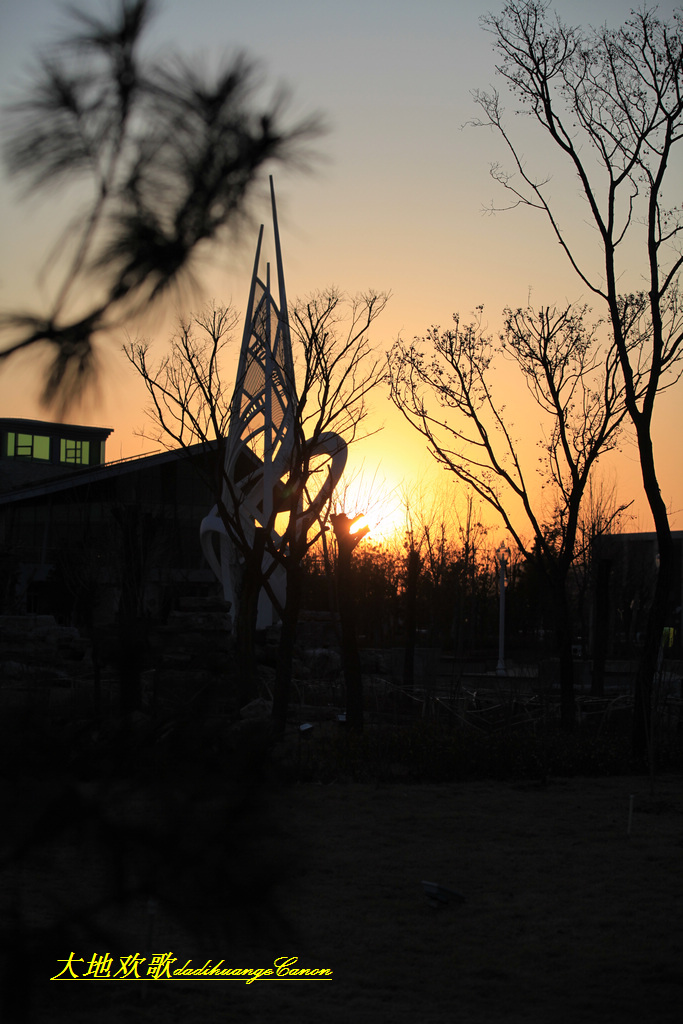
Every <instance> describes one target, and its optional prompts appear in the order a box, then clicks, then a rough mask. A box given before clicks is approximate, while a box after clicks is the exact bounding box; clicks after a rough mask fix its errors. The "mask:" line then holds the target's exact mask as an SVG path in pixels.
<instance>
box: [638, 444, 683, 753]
mask: <svg viewBox="0 0 683 1024" xmlns="http://www.w3.org/2000/svg"><path fill="white" fill-rule="evenodd" d="M636 426H637V427H640V429H638V450H639V453H640V465H641V469H642V474H643V487H644V488H645V494H646V496H647V500H648V503H649V505H650V509H651V511H652V518H653V519H654V524H655V530H656V531H657V544H658V547H659V570H658V572H657V583H656V586H655V593H654V597H653V600H652V605H651V606H650V612H649V614H648V619H647V627H646V630H645V643H644V645H643V652H642V654H641V657H640V662H639V664H638V671H637V673H636V683H635V696H634V703H633V733H632V743H633V753H634V754H635V756H636V757H637V758H639V759H641V760H646V759H647V757H648V752H649V748H650V739H651V737H650V726H651V717H652V688H653V682H654V678H655V673H656V672H657V665H658V660H659V651H660V647H661V643H662V633H663V632H664V627H665V625H666V613H667V607H668V601H669V595H670V593H671V588H672V586H673V579H674V557H675V552H674V543H673V537H672V536H671V527H670V525H669V517H668V515H667V511H666V505H665V504H664V501H663V499H662V495H661V492H660V490H659V483H658V481H657V473H656V469H655V464H654V455H653V451H652V439H651V437H650V432H649V424H648V425H647V427H646V426H641V425H640V424H636Z"/></svg>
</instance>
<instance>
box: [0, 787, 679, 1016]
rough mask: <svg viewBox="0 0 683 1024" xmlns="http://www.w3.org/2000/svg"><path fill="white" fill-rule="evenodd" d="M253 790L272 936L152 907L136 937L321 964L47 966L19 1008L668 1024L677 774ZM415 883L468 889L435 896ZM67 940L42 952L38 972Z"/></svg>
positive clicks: (673, 1007) (169, 945)
mask: <svg viewBox="0 0 683 1024" xmlns="http://www.w3.org/2000/svg"><path fill="white" fill-rule="evenodd" d="M631 796H633V798H634V799H633V814H632V818H631V828H630V835H629V834H627V833H628V826H629V806H630V797H631ZM269 798H270V801H271V803H272V804H273V805H274V807H273V809H272V823H273V830H272V833H270V834H267V835H265V836H264V837H263V839H262V841H263V842H264V843H265V844H266V845H268V844H269V843H270V844H271V847H272V848H271V849H270V853H272V854H273V856H274V858H275V859H278V858H282V859H283V860H284V861H285V862H286V863H288V864H289V866H290V870H289V875H288V880H287V882H286V884H282V885H281V886H280V887H279V888H278V890H277V899H278V905H279V907H280V909H281V911H282V915H283V919H284V922H285V923H284V924H283V925H282V926H281V927H278V928H274V929H273V930H272V932H271V933H270V935H269V936H266V935H265V933H264V934H263V935H262V936H261V937H259V936H256V937H255V936H253V935H251V936H249V937H248V936H247V934H246V932H245V934H244V941H242V940H241V938H240V934H239V930H238V934H236V935H235V934H233V936H232V938H231V939H230V940H229V941H228V942H225V943H221V941H218V940H217V941H216V943H215V945H213V946H207V945H206V944H204V946H203V947H201V948H200V947H199V946H197V944H196V942H195V941H194V940H193V939H192V938H190V937H189V934H188V933H184V932H182V931H181V930H179V928H178V926H177V925H176V924H174V923H173V922H171V921H170V920H167V919H166V918H165V917H164V916H163V915H161V916H160V917H159V920H158V922H157V924H156V932H155V937H154V939H153V947H154V948H153V950H151V951H153V952H155V953H161V952H168V951H172V952H173V955H174V956H176V957H178V958H179V963H180V964H183V963H184V962H185V961H186V960H187V959H190V958H192V959H193V960H194V962H195V965H197V966H201V965H203V964H204V963H205V961H206V960H207V959H212V960H213V961H214V963H215V962H217V961H218V960H221V959H224V960H225V961H226V963H225V964H224V966H228V965H229V966H234V967H264V968H265V967H269V966H272V962H273V960H274V959H275V958H278V957H283V956H288V957H295V956H297V957H299V964H300V965H301V966H304V967H322V968H329V969H331V970H332V971H333V975H332V979H331V980H329V981H310V980H309V981H293V980H288V981H283V980H280V981H265V980H261V981H257V982H255V983H253V984H250V985H245V984H244V983H242V982H239V981H216V980H210V981H209V980H205V981H200V980H193V981H178V980H174V981H170V980H163V981H157V982H139V983H134V982H126V983H125V984H124V983H120V984H116V983H114V982H110V981H90V982H88V983H86V984H79V985H73V984H71V983H62V984H59V983H57V982H53V983H50V984H42V985H40V986H39V987H38V988H37V989H36V992H35V1000H34V1010H35V1012H36V1017H35V1019H36V1020H40V1021H41V1022H45V1024H50V1022H53V1021H54V1022H56V1021H66V1020H67V1019H68V1020H69V1022H70V1024H86V1022H87V1024H91V1022H93V1021H97V1022H98V1024H100V1022H102V1024H110V1022H114V1021H116V1022H119V1021H124V1020H127V1021H131V1022H138V1021H139V1022H142V1024H147V1022H148V1024H157V1022H162V1021H163V1022H174V1021H183V1022H185V1021H193V1022H194V1021H197V1022H207V1024H214V1022H216V1024H219V1022H220V1024H224V1022H225V1024H227V1022H232V1021H240V1022H241V1021H245V1022H252V1021H253V1022H257V1021H258V1022H263V1021H269V1022H270V1021H272V1022H278V1024H279V1022H283V1024H289V1022H291V1024H295V1022H297V1024H300V1022H307V1021H316V1022H323V1021H324V1022H326V1024H337V1022H338V1024H342V1022H344V1024H346V1022H347V1021H349V1020H352V1021H354V1022H359V1024H371V1022H372V1024H384V1022H387V1024H408V1022H411V1024H412V1022H415V1021H419V1022H420V1024H437V1022H441V1021H451V1020H454V1021H458V1022H463V1024H499V1022H505V1024H546V1022H550V1021H553V1022H559V1024H563V1022H566V1024H578V1022H581V1024H593V1022H595V1024H598V1022H600V1024H603V1022H604V1021H607V1020H613V1021H618V1022H620V1024H630V1022H633V1024H636V1022H637V1024H641V1022H642V1021H645V1020H648V1021H653V1022H656V1024H667V1022H672V1024H673V1022H674V1021H675V1022H676V1024H678V1022H679V1021H680V1019H681V1007H682V1006H683V870H682V866H683V779H681V778H680V777H678V776H674V775H668V776H665V777H662V778H660V779H658V780H657V784H656V789H655V792H654V795H651V794H650V788H649V783H648V781H647V780H646V779H644V778H642V777H614V778H595V779H586V778H571V779H562V778H554V779H551V780H550V781H549V782H548V784H547V785H546V786H545V787H540V786H538V785H535V784H534V783H532V782H527V783H521V782H520V783H511V782H510V783H506V782H498V781H496V782H490V781H468V782H461V783H447V784H441V785H437V784H421V785H417V784H404V783H394V784H377V783H367V784H353V783H346V784H341V783H333V784H330V785H321V784H314V783H304V784H301V783H299V784H287V785H282V786H280V785H277V784H276V783H274V782H273V783H271V786H270V790H269ZM74 855H76V853H74ZM36 870H38V869H36ZM42 870H47V867H45V866H44V867H43V869H42ZM264 870H267V869H264ZM262 880H263V883H264V884H265V883H266V882H267V881H268V879H267V878H265V877H264V878H263V879H262ZM422 880H430V881H434V882H437V883H440V884H442V885H444V886H448V887H452V888H453V889H456V890H458V891H459V892H460V893H461V894H462V895H464V897H465V901H464V902H462V903H460V902H452V903H450V904H448V905H446V906H443V907H442V908H440V909H435V908H434V907H433V906H432V905H430V903H429V902H428V901H427V899H426V898H425V896H424V894H423V890H422V886H421V882H422ZM200 882H203V884H204V885H205V886H211V884H212V879H211V878H210V877H208V876H207V877H204V878H203V879H202V880H200ZM84 884H87V883H84ZM255 884H258V880H257V881H256V883H255V882H254V879H253V877H252V879H251V880H250V881H249V882H248V885H250V886H254V885H255ZM130 929H131V930H130V933H129V934H130V936H131V939H130V942H131V945H130V949H129V950H127V952H129V953H134V952H137V951H139V950H140V949H144V946H145V941H146V940H145V938H144V936H145V923H144V918H140V917H139V918H138V919H137V923H135V922H133V923H132V924H131V925H130ZM134 947H135V948H134ZM104 951H105V950H104V949H97V950H96V949H90V948H89V947H88V948H83V949H81V950H79V951H77V956H83V957H84V958H85V959H86V961H87V960H88V959H89V958H90V956H91V955H92V954H93V953H95V952H98V953H100V952H104ZM69 952H70V950H68V949H55V950H54V968H55V971H56V970H57V969H58V965H57V959H58V958H63V957H66V956H68V954H69ZM175 966H178V964H176V965H175ZM59 969H61V965H59ZM17 1019H19V1018H18V1017H17Z"/></svg>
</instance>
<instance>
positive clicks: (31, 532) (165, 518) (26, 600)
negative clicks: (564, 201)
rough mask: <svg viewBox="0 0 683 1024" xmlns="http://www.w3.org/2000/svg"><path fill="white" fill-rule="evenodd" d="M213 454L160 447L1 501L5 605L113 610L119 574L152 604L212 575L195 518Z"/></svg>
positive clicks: (73, 618)
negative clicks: (162, 451) (190, 454)
mask: <svg viewBox="0 0 683 1024" xmlns="http://www.w3.org/2000/svg"><path fill="white" fill-rule="evenodd" d="M210 459H211V455H210V454H208V455H207V454H206V453H198V454H196V455H194V456H193V457H191V458H188V457H187V456H186V455H185V453H165V454H163V455H161V456H153V457H151V458H147V459H140V460H136V461H135V462H130V463H127V464H125V465H121V464H119V465H114V466H110V467H100V468H98V469H97V470H96V471H94V472H92V471H91V472H89V473H82V474H73V475H72V476H71V477H70V478H69V480H68V481H67V482H65V481H62V482H61V483H60V482H59V481H49V482H46V483H45V484H44V485H43V486H42V487H41V486H34V487H33V488H32V489H26V490H24V491H21V492H15V493H14V494H13V495H11V496H7V495H5V496H4V498H3V499H2V500H1V501H0V562H1V565H2V580H3V589H2V593H1V594H0V601H1V602H2V607H3V610H5V611H13V612H16V611H19V612H21V611H33V612H40V613H43V614H47V613H51V614H55V615H56V616H57V617H58V619H59V620H61V621H66V622H74V623H75V622H77V621H82V620H83V618H86V619H87V618H88V617H89V616H92V615H93V614H96V615H98V616H100V617H105V618H106V617H111V616H112V615H113V613H114V611H115V608H116V605H117V601H118V595H119V594H120V591H121V588H122V586H123V582H124V579H128V580H130V579H132V578H133V577H134V578H135V581H136V584H135V585H136V586H138V584H140V585H142V586H143V588H144V589H145V594H146V597H145V600H146V601H147V602H148V603H149V605H150V607H151V610H153V611H157V610H159V607H160V605H161V604H163V602H164V601H165V600H169V599H170V598H171V597H172V591H173V588H174V587H178V586H182V581H183V580H188V579H190V577H192V576H193V575H194V576H195V577H203V578H205V579H206V580H208V581H212V580H213V577H212V575H211V573H210V571H209V570H208V568H206V567H205V562H204V559H203V556H202V552H201V548H200V545H199V524H200V522H201V520H202V518H203V517H204V516H205V515H206V514H207V513H208V512H209V510H210V508H211V507H212V505H213V504H214V497H213V495H212V492H211V488H210V487H209V486H208V484H207V483H206V482H205V475H206V469H207V466H209V465H210Z"/></svg>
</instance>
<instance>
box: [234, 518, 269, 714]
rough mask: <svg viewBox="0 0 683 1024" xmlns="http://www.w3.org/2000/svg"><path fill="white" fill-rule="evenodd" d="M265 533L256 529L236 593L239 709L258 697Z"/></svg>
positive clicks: (236, 653) (235, 625)
mask: <svg viewBox="0 0 683 1024" xmlns="http://www.w3.org/2000/svg"><path fill="white" fill-rule="evenodd" d="M264 548H265V531H264V530H263V529H262V528H261V527H257V528H256V531H255V537H254V544H253V546H252V549H251V551H250V552H249V556H248V560H247V562H246V563H245V565H244V570H243V573H242V578H241V580H240V583H239V593H238V594H237V616H236V619H235V624H234V627H233V628H234V634H235V661H236V669H237V694H236V696H237V706H238V709H239V708H243V707H244V705H245V704H249V702H250V701H252V700H254V699H255V697H256V696H257V688H256V643H255V635H256V623H257V620H258V602H259V596H260V593H261V585H262V564H263V552H264Z"/></svg>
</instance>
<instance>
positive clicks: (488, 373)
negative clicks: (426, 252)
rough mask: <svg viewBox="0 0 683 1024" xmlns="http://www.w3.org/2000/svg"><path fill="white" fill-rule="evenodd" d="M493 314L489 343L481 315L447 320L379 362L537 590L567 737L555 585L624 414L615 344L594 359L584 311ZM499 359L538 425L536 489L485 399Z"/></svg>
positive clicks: (562, 582) (515, 444)
mask: <svg viewBox="0 0 683 1024" xmlns="http://www.w3.org/2000/svg"><path fill="white" fill-rule="evenodd" d="M504 316H505V330H504V332H503V333H502V334H501V335H500V336H499V338H498V339H497V340H496V339H494V338H493V337H491V336H490V335H486V334H485V333H484V329H483V327H482V310H481V308H480V309H479V311H478V315H477V319H476V320H475V321H474V322H472V323H470V324H468V325H465V326H463V325H461V323H460V320H459V317H458V316H457V315H456V316H455V317H454V321H455V327H454V328H453V329H451V330H448V331H441V330H440V329H439V328H438V327H433V328H432V329H431V330H430V331H429V333H428V335H427V337H426V338H425V339H422V340H421V341H420V340H416V342H415V343H414V344H412V345H410V346H406V345H404V344H403V343H402V342H401V341H398V342H397V343H396V344H395V345H394V348H393V349H392V351H391V353H390V355H389V370H390V378H391V395H392V398H393V400H394V402H395V404H396V405H397V407H398V408H399V409H400V410H401V412H402V413H403V414H404V416H405V417H406V418H407V419H408V421H409V422H410V423H411V424H412V425H413V426H414V427H416V429H417V430H419V431H420V432H421V433H422V434H423V436H424V437H425V438H426V440H427V443H428V446H429V450H430V451H431V453H432V455H433V456H434V457H435V458H436V459H437V461H438V462H440V463H441V464H442V465H444V466H445V467H446V468H447V469H449V470H451V471H452V472H453V473H455V475H456V476H457V477H458V478H459V479H460V480H462V481H463V482H464V483H465V484H466V485H467V486H468V488H470V489H471V491H473V492H475V493H476V494H478V495H479V496H480V497H481V498H482V499H483V500H484V501H485V502H486V503H487V504H488V505H489V506H490V507H491V508H493V509H494V510H495V511H496V513H497V514H498V516H499V517H500V518H501V520H502V521H503V523H504V524H505V526H506V527H507V529H508V530H509V532H510V533H511V535H512V537H513V538H514V540H515V543H516V544H517V547H518V548H519V550H520V551H521V552H522V554H523V555H524V557H525V559H526V560H527V561H528V562H529V563H531V564H533V565H534V566H536V568H537V569H538V570H539V572H540V573H541V576H542V578H543V579H544V580H545V583H546V585H547V587H548V595H549V599H550V601H551V602H552V604H553V608H554V618H555V631H556V643H557V651H558V655H559V658H560V683H561V692H562V721H563V725H564V726H565V728H567V729H569V728H571V727H572V725H573V723H574V695H573V668H572V650H571V627H570V623H569V615H568V608H567V589H566V582H567V576H568V573H569V570H570V567H571V564H572V560H573V557H574V549H575V543H576V535H577V527H578V522H579V513H580V509H581V501H582V498H583V494H584V491H585V489H586V486H587V484H588V479H589V476H590V472H591V469H592V467H593V465H594V463H595V462H596V460H597V459H598V457H599V456H600V455H601V454H603V453H604V452H607V451H609V450H610V449H612V448H614V447H615V445H616V444H617V440H618V436H619V430H620V426H621V423H622V420H623V418H624V416H625V415H626V410H625V406H624V398H623V387H622V386H621V385H620V384H619V383H618V379H617V369H618V360H617V355H616V352H615V349H614V346H613V345H612V346H607V348H606V351H602V350H601V348H600V345H599V342H598V338H597V335H596V328H595V327H590V326H588V325H587V324H586V317H587V310H586V308H585V307H583V308H578V309H575V308H573V307H572V306H569V307H567V308H566V309H564V310H561V311H557V310H554V309H550V308H547V307H546V308H543V309H541V310H540V311H538V312H537V313H536V312H534V311H533V310H531V309H526V310H521V309H518V310H516V311H513V310H510V309H507V310H506V311H505V314H504ZM500 355H508V356H510V357H511V359H512V361H513V362H514V363H515V364H516V366H517V369H518V371H519V372H520V373H521V375H522V378H523V379H524V381H525V383H526V385H527V387H528V389H529V391H530V393H531V395H532V397H533V399H534V401H535V403H536V406H537V408H538V409H539V410H540V411H541V414H542V415H543V416H544V420H545V424H546V427H547V429H546V433H545V436H544V437H543V439H542V440H541V441H539V442H538V448H539V456H538V462H537V467H538V469H539V472H540V480H538V477H537V474H536V473H535V472H532V473H529V471H528V469H527V468H525V465H524V455H523V451H522V445H521V444H520V442H519V440H518V439H517V438H515V436H514V434H513V432H512V427H511V426H510V424H509V423H508V422H506V419H505V413H504V406H503V405H501V403H500V402H498V401H497V399H496V398H495V397H494V392H493V387H492V378H493V371H494V369H495V363H494V360H495V358H496V356H500ZM535 484H536V485H538V484H540V496H539V494H538V493H537V491H538V486H536V487H535V486H534V485H535ZM544 488H547V493H548V494H552V499H551V502H554V503H555V506H554V507H556V508H557V509H558V510H559V511H558V515H557V517H556V520H555V522H552V521H550V522H549V518H548V513H549V505H550V509H551V510H552V509H553V506H552V504H551V502H549V501H548V500H547V498H546V491H544ZM529 528H530V529H531V537H532V542H531V543H529V542H528V541H527V540H526V539H525V532H526V531H527V530H528V529H529Z"/></svg>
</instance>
